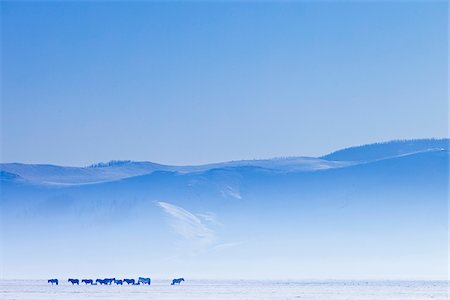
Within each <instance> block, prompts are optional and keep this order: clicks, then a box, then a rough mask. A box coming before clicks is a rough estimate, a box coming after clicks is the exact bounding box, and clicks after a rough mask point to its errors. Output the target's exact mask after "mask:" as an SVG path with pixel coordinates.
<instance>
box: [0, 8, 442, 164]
mask: <svg viewBox="0 0 450 300" xmlns="http://www.w3.org/2000/svg"><path fill="white" fill-rule="evenodd" d="M1 6H2V10H1V17H2V18H1V19H2V72H1V73H2V161H3V162H12V161H19V162H26V163H55V164H64V165H86V164H90V163H93V162H97V161H107V160H111V159H132V160H151V161H156V162H161V163H169V164H197V163H207V162H215V161H225V160H233V159H249V158H267V157H274V156H290V155H311V156H317V155H322V154H325V153H327V152H329V151H332V150H336V149H338V148H341V147H347V146H352V145H359V144H364V143H370V142H377V141H384V140H391V139H397V138H419V137H444V136H447V135H448V133H447V120H448V116H447V114H448V106H447V81H448V77H447V63H448V62H447V55H448V53H447V50H448V46H447V41H448V34H447V31H448V23H447V21H448V20H447V18H448V17H447V13H448V9H447V4H446V3H445V2H443V1H442V2H388V1H384V2H371V3H361V2H360V3H357V2H340V3H333V2H316V3H312V2H297V3H293V2H283V3H281V2H280V3H268V2H264V3H242V2H231V3H207V2H190V3H181V2H171V3H156V2H153V3H151V2H133V3H129V2H95V3H87V2H66V3H63V2H34V3H33V2H5V1H3V2H2V3H1Z"/></svg>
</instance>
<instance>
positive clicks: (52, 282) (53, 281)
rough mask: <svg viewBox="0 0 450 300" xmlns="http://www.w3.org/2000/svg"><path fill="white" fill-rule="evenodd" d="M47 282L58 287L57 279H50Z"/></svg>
mask: <svg viewBox="0 0 450 300" xmlns="http://www.w3.org/2000/svg"><path fill="white" fill-rule="evenodd" d="M47 282H48V283H51V284H52V285H53V284H56V285H58V279H56V278H54V279H49V280H47Z"/></svg>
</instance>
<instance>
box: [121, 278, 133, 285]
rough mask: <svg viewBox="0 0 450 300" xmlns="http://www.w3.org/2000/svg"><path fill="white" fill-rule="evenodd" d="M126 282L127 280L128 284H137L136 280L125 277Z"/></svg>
mask: <svg viewBox="0 0 450 300" xmlns="http://www.w3.org/2000/svg"><path fill="white" fill-rule="evenodd" d="M123 281H124V282H126V283H127V284H135V283H136V281H135V280H134V279H124V280H123Z"/></svg>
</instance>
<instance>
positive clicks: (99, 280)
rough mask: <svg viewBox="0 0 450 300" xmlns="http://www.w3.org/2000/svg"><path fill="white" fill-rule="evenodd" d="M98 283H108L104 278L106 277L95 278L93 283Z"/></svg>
mask: <svg viewBox="0 0 450 300" xmlns="http://www.w3.org/2000/svg"><path fill="white" fill-rule="evenodd" d="M97 282H98V283H100V285H103V284H104V285H106V284H108V280H106V279H97V280H95V283H97Z"/></svg>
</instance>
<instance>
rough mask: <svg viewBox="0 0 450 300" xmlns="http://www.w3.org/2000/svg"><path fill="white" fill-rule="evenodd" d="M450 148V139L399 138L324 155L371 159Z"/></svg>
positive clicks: (341, 159)
mask: <svg viewBox="0 0 450 300" xmlns="http://www.w3.org/2000/svg"><path fill="white" fill-rule="evenodd" d="M435 149H442V150H449V149H450V139H416V140H397V141H390V142H384V143H375V144H368V145H362V146H357V147H350V148H346V149H342V150H338V151H335V152H332V153H330V154H328V155H325V156H322V157H321V158H322V159H326V160H333V161H371V160H377V159H383V158H388V157H394V156H399V155H404V154H409V153H414V152H421V151H427V150H435Z"/></svg>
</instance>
